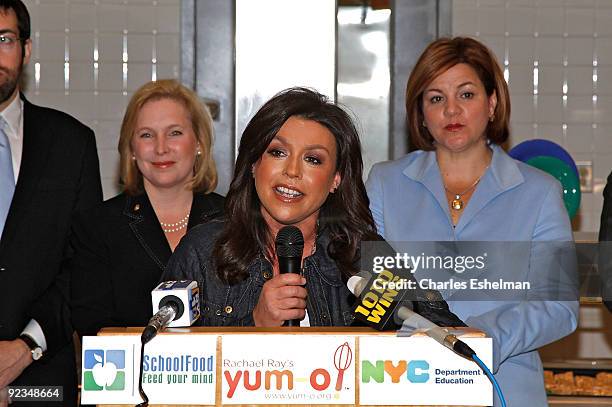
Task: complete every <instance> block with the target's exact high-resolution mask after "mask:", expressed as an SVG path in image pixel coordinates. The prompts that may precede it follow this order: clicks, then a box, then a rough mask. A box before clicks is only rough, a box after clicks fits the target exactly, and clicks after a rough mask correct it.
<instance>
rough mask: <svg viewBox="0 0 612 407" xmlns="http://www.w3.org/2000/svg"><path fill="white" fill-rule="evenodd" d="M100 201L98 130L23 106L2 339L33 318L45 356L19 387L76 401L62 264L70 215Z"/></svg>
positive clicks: (6, 246)
mask: <svg viewBox="0 0 612 407" xmlns="http://www.w3.org/2000/svg"><path fill="white" fill-rule="evenodd" d="M101 200H102V188H101V184H100V171H99V165H98V156H97V153H96V145H95V138H94V134H93V131H92V130H91V129H89V128H88V127H86V126H85V125H83V124H82V123H80V122H78V121H77V120H76V119H74V118H73V117H71V116H69V115H67V114H65V113H62V112H59V111H57V110H53V109H48V108H44V107H39V106H35V105H32V104H31V103H29V102H27V101H25V100H24V112H23V154H22V158H21V167H20V169H19V177H18V179H17V185H16V186H15V195H14V196H13V201H12V204H11V208H10V210H9V214H8V217H7V220H6V224H5V227H4V232H3V233H2V239H1V240H0V340H12V339H15V338H16V337H17V336H18V335H19V334H20V333H21V331H22V330H23V328H24V327H25V326H26V324H27V323H28V322H29V320H30V319H31V318H34V319H35V320H36V321H37V322H38V323H39V324H40V326H41V327H42V330H43V332H44V334H45V338H46V341H47V345H48V351H47V354H46V355H45V356H44V357H43V359H41V360H39V361H37V362H34V363H32V364H31V365H30V366H29V367H28V368H27V369H26V370H25V371H24V372H23V374H22V375H21V376H20V377H19V378H17V380H16V381H15V382H13V384H14V385H17V384H27V385H63V386H65V387H64V393H65V398H67V399H68V400H71V397H74V396H75V395H76V373H75V365H74V350H73V347H72V328H71V325H70V315H69V308H68V299H67V296H68V293H69V282H68V276H69V274H68V273H67V270H64V269H63V268H62V262H63V261H64V259H65V258H66V255H67V254H68V253H67V243H68V234H69V231H70V224H71V220H72V218H73V214H74V213H75V212H76V211H78V210H81V209H84V208H86V207H88V206H93V205H95V204H97V203H99V202H101ZM67 404H68V402H67Z"/></svg>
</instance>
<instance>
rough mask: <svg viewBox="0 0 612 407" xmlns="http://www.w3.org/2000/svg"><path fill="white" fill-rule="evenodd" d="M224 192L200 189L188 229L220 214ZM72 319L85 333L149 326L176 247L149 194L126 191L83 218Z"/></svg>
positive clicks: (76, 241) (77, 230) (76, 242)
mask: <svg viewBox="0 0 612 407" xmlns="http://www.w3.org/2000/svg"><path fill="white" fill-rule="evenodd" d="M222 213H223V197H221V196H220V195H218V194H215V193H211V194H207V195H204V194H194V196H193V203H192V205H191V212H190V216H189V224H188V226H187V227H188V229H191V228H192V227H193V226H195V225H197V224H199V223H202V222H205V221H207V220H210V219H213V218H215V217H217V216H220V215H221V214H222ZM71 241H72V244H73V246H74V249H75V256H74V259H73V261H72V262H71V265H70V268H71V270H72V290H71V291H72V320H73V324H74V327H75V329H76V330H77V332H78V333H79V334H80V335H95V334H96V333H97V332H98V331H99V330H100V328H103V327H124V326H144V325H146V323H147V322H148V320H149V318H151V316H152V305H151V290H152V289H153V288H154V287H155V286H156V285H157V284H158V283H159V279H160V277H161V275H162V273H163V271H164V270H165V268H166V264H167V263H168V260H169V259H170V256H171V254H172V251H171V249H170V246H169V244H168V241H167V240H166V237H165V235H164V232H163V230H162V228H161V226H160V224H159V221H158V219H157V216H156V215H155V211H154V210H153V207H152V206H151V202H150V201H149V198H148V197H147V195H146V194H142V195H139V196H136V197H132V196H128V195H126V194H120V195H118V196H116V197H114V198H112V199H109V200H108V201H106V202H104V203H103V204H102V205H100V206H99V207H97V208H95V209H93V210H90V211H87V212H84V213H82V214H80V216H79V217H78V221H77V222H75V226H74V229H73V237H72V239H71Z"/></svg>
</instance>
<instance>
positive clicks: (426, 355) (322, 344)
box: [81, 327, 493, 406]
mask: <svg viewBox="0 0 612 407" xmlns="http://www.w3.org/2000/svg"><path fill="white" fill-rule="evenodd" d="M141 331H142V328H114V329H106V330H103V332H102V333H101V336H96V337H84V338H83V365H82V368H83V369H82V370H83V374H82V383H83V385H82V391H81V401H82V403H83V404H103V405H110V404H113V405H117V404H122V405H132V406H133V405H135V404H138V403H140V402H142V399H141V397H140V394H139V392H138V373H139V368H140V333H141ZM454 333H456V334H458V335H460V338H461V339H462V340H463V341H465V342H466V343H467V344H468V345H469V346H470V347H471V348H472V349H474V350H475V351H476V353H477V354H478V356H479V357H480V358H481V359H482V360H483V362H484V363H485V364H486V365H487V366H489V367H490V366H491V362H492V340H491V339H490V338H486V337H484V334H483V333H482V332H480V331H475V330H473V329H469V328H465V329H462V330H461V331H454ZM143 362H144V364H143V375H142V386H143V389H144V391H145V392H146V393H147V395H148V397H149V401H150V404H168V405H177V404H179V405H180V404H189V405H217V406H220V405H269V406H272V405H279V404H282V405H293V404H302V405H305V404H306V405H325V406H332V405H355V406H367V405H379V406H380V405H395V406H400V405H405V406H414V405H446V406H451V405H459V406H489V405H491V404H492V403H493V389H492V386H491V384H490V383H489V381H488V379H487V377H486V376H485V375H484V373H483V372H482V371H481V370H480V368H479V367H478V366H477V365H476V364H475V363H474V362H472V361H469V360H467V359H464V358H462V357H460V356H458V355H456V354H455V353H453V352H452V351H450V350H449V349H446V348H445V347H443V346H441V345H440V344H439V343H437V342H435V341H434V340H433V339H431V338H429V337H427V336H424V335H423V334H422V333H421V334H416V335H414V336H410V337H398V336H396V333H395V332H378V331H374V330H372V329H369V328H238V327H224V328H213V327H210V328H205V327H198V328H188V329H169V330H168V331H166V332H164V333H161V334H159V335H158V336H156V337H155V338H154V339H153V340H152V341H151V342H149V343H148V344H147V345H146V347H145V356H144V360H143Z"/></svg>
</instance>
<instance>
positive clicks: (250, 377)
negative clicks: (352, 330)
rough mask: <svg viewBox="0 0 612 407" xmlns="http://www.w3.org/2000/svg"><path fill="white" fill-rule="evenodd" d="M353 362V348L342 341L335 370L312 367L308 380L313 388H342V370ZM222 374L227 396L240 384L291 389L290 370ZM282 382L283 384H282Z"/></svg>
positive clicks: (335, 361)
mask: <svg viewBox="0 0 612 407" xmlns="http://www.w3.org/2000/svg"><path fill="white" fill-rule="evenodd" d="M352 362H353V350H352V349H351V347H350V345H349V344H348V342H344V343H343V344H342V345H340V346H338V348H337V349H336V351H335V352H334V367H335V369H336V371H334V372H330V371H328V370H327V369H324V368H317V369H314V370H313V371H312V372H311V373H310V375H309V377H308V382H309V383H310V386H311V387H312V389H313V390H316V391H319V392H321V391H324V390H327V389H329V388H330V386H332V383H333V388H334V389H335V390H336V391H340V390H342V383H343V380H344V372H345V371H346V370H347V369H348V368H349V367H350V366H351V364H352ZM223 376H224V378H225V381H226V383H227V385H228V387H229V388H228V391H227V397H228V398H232V397H233V396H234V394H235V392H236V389H237V388H238V386H239V385H240V384H242V387H244V389H245V390H249V391H255V390H259V389H261V388H262V382H263V388H264V389H265V390H271V389H273V388H274V389H276V390H283V389H285V390H293V387H294V373H293V371H292V370H289V369H285V370H278V369H273V370H255V371H250V370H237V371H236V372H235V373H234V375H233V376H232V373H231V372H230V371H228V370H225V371H224V372H223ZM283 384H284V386H283Z"/></svg>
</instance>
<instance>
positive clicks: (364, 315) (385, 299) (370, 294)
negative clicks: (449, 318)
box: [347, 270, 476, 359]
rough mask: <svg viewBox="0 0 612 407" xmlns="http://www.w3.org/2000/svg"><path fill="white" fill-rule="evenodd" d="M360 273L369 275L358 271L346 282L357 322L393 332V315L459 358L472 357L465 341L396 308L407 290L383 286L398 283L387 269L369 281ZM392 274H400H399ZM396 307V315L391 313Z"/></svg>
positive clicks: (406, 311) (425, 320)
mask: <svg viewBox="0 0 612 407" xmlns="http://www.w3.org/2000/svg"><path fill="white" fill-rule="evenodd" d="M397 271H400V270H397ZM383 273H388V274H390V276H389V275H387V276H383V278H381V275H383ZM364 274H369V273H367V272H361V273H359V274H358V275H355V276H352V277H351V278H349V280H348V282H347V286H348V289H349V290H350V291H351V293H353V295H354V296H355V297H357V298H358V299H359V301H358V303H357V306H356V308H355V315H356V318H357V319H359V320H360V321H363V322H365V323H366V324H368V325H369V326H371V327H373V328H375V329H377V330H383V329H389V328H391V329H393V325H394V324H395V321H393V317H394V316H395V317H396V318H397V319H399V320H400V321H401V324H402V325H403V326H407V327H411V328H414V329H423V330H424V331H425V333H426V334H427V336H429V337H430V338H432V339H434V340H435V341H436V342H438V343H439V344H441V345H442V346H445V347H447V348H448V349H450V350H452V351H453V352H455V353H457V354H459V355H461V356H463V357H466V358H468V359H472V356H473V355H475V354H476V352H474V351H473V350H472V348H470V347H469V346H468V345H467V344H466V343H465V342H463V341H461V340H460V339H458V338H457V337H456V336H455V335H453V334H451V333H450V332H448V331H447V330H446V329H444V328H441V327H439V326H438V325H436V324H434V323H433V322H431V321H430V320H428V319H427V318H424V317H423V316H421V315H419V314H417V313H416V312H414V311H413V310H412V309H411V308H409V307H407V306H404V305H402V306H399V307H398V305H399V303H400V301H401V299H402V298H403V297H404V295H405V293H406V291H408V290H406V289H400V290H395V289H389V288H386V287H388V286H390V284H388V283H386V284H385V283H384V282H386V281H394V282H395V281H398V280H399V277H397V276H394V275H393V273H391V272H390V271H388V270H384V271H383V272H381V273H380V275H372V276H371V278H370V279H369V280H368V279H367V278H365V277H364ZM396 274H401V272H400V273H396ZM390 278H391V279H390ZM396 285H397V284H396ZM402 292H403V294H402ZM406 304H407V305H409V306H411V305H412V302H407V303H406ZM396 308H397V312H395V310H396Z"/></svg>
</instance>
